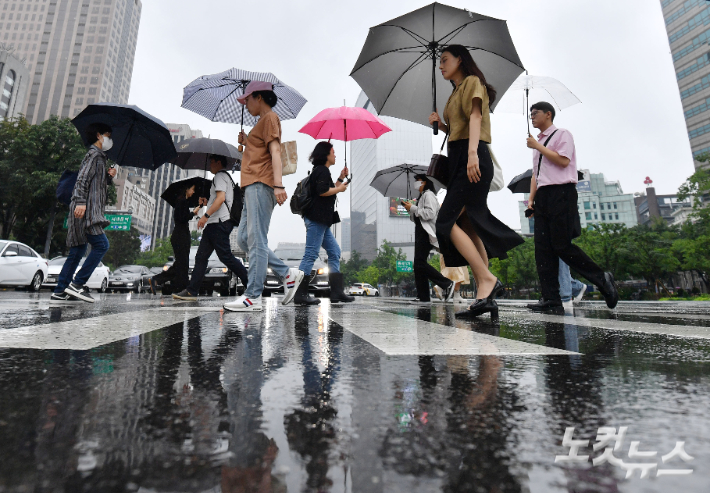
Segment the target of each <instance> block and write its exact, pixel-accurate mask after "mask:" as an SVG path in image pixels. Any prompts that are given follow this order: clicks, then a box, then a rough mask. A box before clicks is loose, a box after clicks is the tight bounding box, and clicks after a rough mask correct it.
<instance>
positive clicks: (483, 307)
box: [456, 298, 498, 318]
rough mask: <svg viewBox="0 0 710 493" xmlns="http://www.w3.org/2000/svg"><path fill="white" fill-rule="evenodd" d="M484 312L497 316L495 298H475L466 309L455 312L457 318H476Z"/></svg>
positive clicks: (492, 316) (493, 316)
mask: <svg viewBox="0 0 710 493" xmlns="http://www.w3.org/2000/svg"><path fill="white" fill-rule="evenodd" d="M484 313H490V314H491V318H498V303H496V302H495V300H490V299H488V298H486V299H483V300H476V301H475V302H474V303H473V304H472V305H471V306H470V307H468V310H464V311H462V312H458V313H457V314H456V317H457V318H476V317H480V316H481V315H483V314H484Z"/></svg>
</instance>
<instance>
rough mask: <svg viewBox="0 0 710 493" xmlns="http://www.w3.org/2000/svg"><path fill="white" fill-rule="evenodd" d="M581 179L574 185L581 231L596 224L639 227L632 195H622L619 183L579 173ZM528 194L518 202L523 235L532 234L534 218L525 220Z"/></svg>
mask: <svg viewBox="0 0 710 493" xmlns="http://www.w3.org/2000/svg"><path fill="white" fill-rule="evenodd" d="M582 172H583V173H584V179H583V180H580V182H579V183H578V184H577V195H578V198H577V210H578V211H579V220H580V223H581V224H582V228H585V229H586V228H589V227H591V226H592V225H598V224H623V225H624V226H626V227H627V228H633V227H634V226H636V225H637V224H638V220H637V215H636V205H635V203H634V196H633V194H630V193H624V191H623V190H622V189H621V184H620V183H619V182H618V181H606V180H605V179H604V174H603V173H590V172H589V170H582ZM528 197H529V194H525V196H524V200H522V201H520V202H518V212H519V214H520V231H521V233H522V234H523V235H532V234H534V232H535V218H532V217H531V218H526V217H525V209H527V205H528Z"/></svg>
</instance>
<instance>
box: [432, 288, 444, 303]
mask: <svg viewBox="0 0 710 493" xmlns="http://www.w3.org/2000/svg"><path fill="white" fill-rule="evenodd" d="M443 293H444V290H443V289H441V288H440V287H439V286H434V294H435V295H436V297H437V298H439V299H440V300H443V299H444V294H443Z"/></svg>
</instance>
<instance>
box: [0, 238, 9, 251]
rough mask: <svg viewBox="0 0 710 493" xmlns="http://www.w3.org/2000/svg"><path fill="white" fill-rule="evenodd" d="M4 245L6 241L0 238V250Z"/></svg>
mask: <svg viewBox="0 0 710 493" xmlns="http://www.w3.org/2000/svg"><path fill="white" fill-rule="evenodd" d="M5 245H7V241H2V240H0V250H2V249H3V248H5Z"/></svg>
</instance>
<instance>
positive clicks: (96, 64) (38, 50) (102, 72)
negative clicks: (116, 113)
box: [0, 0, 142, 123]
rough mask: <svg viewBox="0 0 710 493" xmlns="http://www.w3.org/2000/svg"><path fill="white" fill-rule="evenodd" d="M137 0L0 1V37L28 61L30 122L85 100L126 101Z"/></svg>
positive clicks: (70, 110)
mask: <svg viewBox="0 0 710 493" xmlns="http://www.w3.org/2000/svg"><path fill="white" fill-rule="evenodd" d="M141 8H142V5H141V0H0V42H3V43H5V44H6V45H8V46H12V47H14V49H15V51H16V52H17V53H18V55H19V56H20V57H21V58H24V59H26V60H27V64H28V67H29V69H30V77H31V85H30V91H29V95H28V97H27V98H25V105H24V108H23V110H22V113H24V114H25V115H26V116H27V119H28V120H29V121H30V122H31V123H39V122H42V121H44V120H46V119H48V118H49V117H50V116H52V115H58V116H62V117H73V116H75V115H77V114H78V113H79V112H80V111H81V110H82V109H84V107H85V106H86V105H87V104H92V103H97V102H101V101H109V102H112V103H120V104H125V103H127V102H128V94H129V92H130V87H131V76H132V74H133V58H134V56H135V52H136V41H137V39H138V25H139V23H140V17H141Z"/></svg>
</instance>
